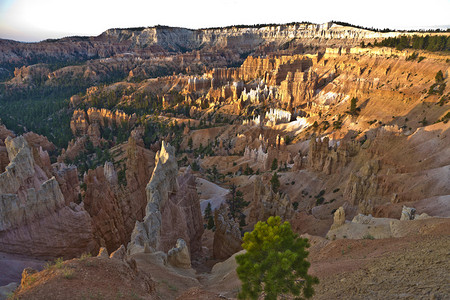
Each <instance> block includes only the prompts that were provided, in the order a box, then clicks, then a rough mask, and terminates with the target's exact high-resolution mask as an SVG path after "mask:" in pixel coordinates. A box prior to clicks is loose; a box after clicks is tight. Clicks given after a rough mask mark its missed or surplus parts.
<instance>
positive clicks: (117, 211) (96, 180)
mask: <svg viewBox="0 0 450 300" xmlns="http://www.w3.org/2000/svg"><path fill="white" fill-rule="evenodd" d="M118 151H119V152H121V151H123V152H124V153H123V157H119V158H118V160H125V165H124V166H122V167H123V168H125V169H126V171H125V181H126V184H124V182H123V179H121V180H122V181H121V182H119V179H118V175H117V171H116V169H115V166H114V164H113V163H111V162H106V163H105V165H104V166H99V167H97V168H96V169H95V170H89V171H88V173H87V174H85V176H84V179H83V182H84V183H85V184H86V192H85V193H84V195H83V203H84V207H85V209H86V211H87V212H88V213H89V215H90V216H91V217H92V222H93V224H94V229H95V230H94V236H95V240H96V241H97V242H98V244H99V245H101V246H103V247H106V248H107V250H108V251H109V252H111V251H114V250H115V249H117V248H118V247H119V246H120V245H126V244H127V243H128V242H129V241H130V235H131V232H132V230H133V228H134V226H135V222H136V220H139V221H141V220H142V218H143V217H144V215H145V207H146V205H147V198H146V194H145V186H146V184H147V183H148V181H149V179H150V176H151V171H152V168H153V162H152V161H153V160H154V153H153V152H151V151H149V150H147V149H145V148H143V147H141V146H138V145H137V144H136V140H135V138H133V137H130V138H129V140H128V143H126V144H124V145H122V146H120V149H118ZM118 166H119V165H118ZM172 246H173V245H172Z"/></svg>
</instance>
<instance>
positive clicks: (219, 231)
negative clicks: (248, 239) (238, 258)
mask: <svg viewBox="0 0 450 300" xmlns="http://www.w3.org/2000/svg"><path fill="white" fill-rule="evenodd" d="M229 214H230V212H229V209H228V207H226V206H225V205H224V204H222V205H221V206H220V207H219V208H218V209H216V210H215V211H214V224H215V225H216V230H215V231H214V241H213V255H214V258H215V259H226V258H228V257H230V256H231V255H233V254H234V253H236V252H239V251H240V250H242V247H241V244H242V241H241V231H240V230H239V226H238V224H237V223H236V222H235V221H234V220H233V219H231V218H230V216H229Z"/></svg>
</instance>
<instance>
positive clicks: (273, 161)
mask: <svg viewBox="0 0 450 300" xmlns="http://www.w3.org/2000/svg"><path fill="white" fill-rule="evenodd" d="M277 168H278V159H276V158H274V159H273V160H272V166H271V167H270V169H271V170H272V171H275V170H276V169H277Z"/></svg>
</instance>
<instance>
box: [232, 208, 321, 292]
mask: <svg viewBox="0 0 450 300" xmlns="http://www.w3.org/2000/svg"><path fill="white" fill-rule="evenodd" d="M308 247H309V244H308V239H303V238H299V237H298V235H296V234H294V233H293V232H292V229H291V225H290V224H289V223H288V222H284V223H283V224H282V223H281V218H280V217H278V216H277V217H270V218H269V219H268V220H267V222H261V221H260V222H258V223H257V224H256V225H255V229H254V230H253V231H252V232H247V233H245V235H244V238H243V244H242V248H244V249H245V250H247V252H246V253H245V254H241V255H238V256H236V262H237V263H238V267H237V269H236V272H237V274H238V277H239V279H240V280H241V281H242V290H241V291H240V292H239V294H238V297H239V298H240V299H258V298H259V297H260V296H261V295H263V296H264V299H277V297H278V296H279V295H283V296H284V295H288V294H292V295H294V296H300V295H301V294H302V295H303V297H305V298H310V297H312V296H313V294H314V289H313V285H314V284H317V283H319V280H318V279H317V278H316V277H313V276H311V275H308V268H309V266H310V263H309V262H308V261H307V260H306V258H307V257H308V251H306V248H308Z"/></svg>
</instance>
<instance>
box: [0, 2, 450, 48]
mask: <svg viewBox="0 0 450 300" xmlns="http://www.w3.org/2000/svg"><path fill="white" fill-rule="evenodd" d="M366 3H367V4H366ZM331 20H338V21H344V22H349V23H352V24H356V25H361V26H366V27H372V26H373V27H377V28H386V27H388V28H393V29H394V28H395V29H418V28H429V27H431V26H442V25H450V0H428V1H415V0H409V1H405V0H378V1H362V0H348V1H345V0H341V1H338V0H321V1H320V0H319V1H313V0H309V1H303V0H292V1H288V0H272V1H266V0H260V1H253V0H240V1H238V0H190V1H187V0H172V1H167V0H159V1H154V0H125V1H117V0H0V38H7V39H13V40H19V41H39V40H43V39H47V38H58V37H64V36H71V35H99V34H100V33H102V32H103V31H105V30H106V29H108V28H118V27H120V28H126V27H141V26H154V25H158V24H160V25H169V26H178V27H187V28H203V27H216V26H227V25H237V24H258V23H288V22H293V21H297V22H299V21H310V22H314V23H324V22H327V21H331Z"/></svg>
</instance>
